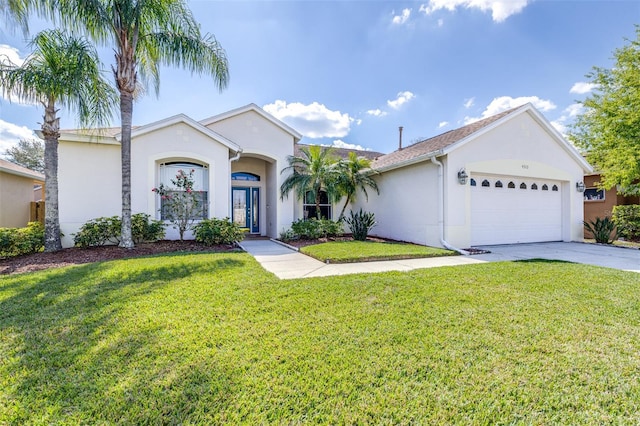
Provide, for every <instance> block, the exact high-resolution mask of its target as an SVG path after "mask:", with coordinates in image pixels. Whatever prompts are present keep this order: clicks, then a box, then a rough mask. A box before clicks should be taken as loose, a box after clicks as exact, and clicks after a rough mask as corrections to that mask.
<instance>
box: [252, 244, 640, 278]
mask: <svg viewBox="0 0 640 426" xmlns="http://www.w3.org/2000/svg"><path fill="white" fill-rule="evenodd" d="M240 247H242V249H243V250H245V251H246V252H247V253H249V254H251V255H252V256H253V257H255V258H256V260H257V261H258V262H260V264H261V265H262V267H263V268H264V269H266V270H267V271H269V272H271V273H273V274H274V275H276V276H277V277H278V278H280V279H292V278H308V277H326V276H330V275H346V274H357V273H368V272H385V271H410V270H412V269H420V268H434V267H438V266H454V265H468V264H472V263H484V262H498V261H513V260H523V259H534V258H538V259H550V260H565V261H568V262H576V263H585V264H591V265H596V266H604V267H608V268H615V269H622V270H625V271H633V272H639V273H640V250H634V249H625V248H620V247H610V246H601V245H595V244H583V243H535V244H511V245H503V246H488V247H483V248H485V249H487V250H490V251H491V253H488V254H482V255H475V256H447V257H433V258H427V259H406V260H390V261H383V262H362V263H342V264H326V263H323V262H320V261H318V260H316V259H313V258H311V257H309V256H306V255H304V254H302V253H299V252H297V251H295V250H291V249H289V248H287V247H285V246H283V245H280V244H278V243H275V242H273V241H270V240H245V241H243V242H242V243H240Z"/></svg>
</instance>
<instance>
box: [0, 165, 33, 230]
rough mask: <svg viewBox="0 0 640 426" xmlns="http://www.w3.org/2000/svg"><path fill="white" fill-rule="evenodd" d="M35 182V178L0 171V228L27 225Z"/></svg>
mask: <svg viewBox="0 0 640 426" xmlns="http://www.w3.org/2000/svg"><path fill="white" fill-rule="evenodd" d="M33 184H34V181H33V179H30V178H26V177H22V176H16V175H13V174H10V173H4V172H0V228H20V227H23V226H26V225H27V223H28V222H29V208H30V203H31V201H33V200H34V198H33Z"/></svg>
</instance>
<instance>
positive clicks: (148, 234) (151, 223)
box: [118, 213, 165, 244]
mask: <svg viewBox="0 0 640 426" xmlns="http://www.w3.org/2000/svg"><path fill="white" fill-rule="evenodd" d="M131 233H132V236H133V242H134V243H136V244H138V243H144V242H152V241H158V240H161V239H163V238H164V234H165V228H164V222H162V221H161V220H156V219H151V216H149V215H148V214H145V213H136V214H134V215H132V216H131ZM119 238H120V230H118V239H119Z"/></svg>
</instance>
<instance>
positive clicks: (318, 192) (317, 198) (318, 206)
mask: <svg viewBox="0 0 640 426" xmlns="http://www.w3.org/2000/svg"><path fill="white" fill-rule="evenodd" d="M316 219H318V220H320V219H322V215H321V214H320V189H318V190H317V191H316Z"/></svg>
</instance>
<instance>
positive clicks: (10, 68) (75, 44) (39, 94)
mask: <svg viewBox="0 0 640 426" xmlns="http://www.w3.org/2000/svg"><path fill="white" fill-rule="evenodd" d="M31 45H32V46H33V47H34V51H33V53H32V54H31V55H30V56H29V57H28V58H27V59H26V60H25V61H24V63H23V64H22V65H20V66H18V65H16V64H12V63H8V62H7V61H4V62H2V63H0V82H1V85H2V90H3V92H4V93H5V95H6V96H7V97H9V98H11V97H12V96H15V97H17V98H20V99H22V100H23V101H26V102H31V103H41V104H42V105H43V106H44V117H43V122H42V126H41V130H42V135H43V137H44V141H45V142H44V144H45V149H44V175H45V205H46V209H45V222H44V225H45V240H44V248H45V251H56V250H60V249H61V248H62V244H61V241H60V219H59V216H58V138H59V137H60V118H59V117H58V115H57V114H58V111H59V109H58V107H59V106H62V107H65V108H67V109H69V110H70V111H72V112H74V113H75V114H76V116H77V119H78V121H79V123H80V125H81V126H85V125H88V124H97V125H104V124H107V123H108V121H109V119H110V118H111V112H112V111H113V107H114V106H115V102H116V100H117V98H116V93H115V90H114V89H113V88H112V87H111V86H110V85H109V83H108V82H107V81H106V80H105V79H104V78H103V76H102V73H101V71H100V66H99V64H100V61H99V59H98V54H97V52H96V50H95V48H94V47H93V46H92V45H91V44H90V43H89V42H88V41H87V40H86V39H83V38H77V37H73V36H71V35H69V34H66V33H64V32H62V31H59V30H48V31H43V32H41V33H39V34H38V35H37V36H36V37H35V38H34V39H33V41H32V42H31Z"/></svg>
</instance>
